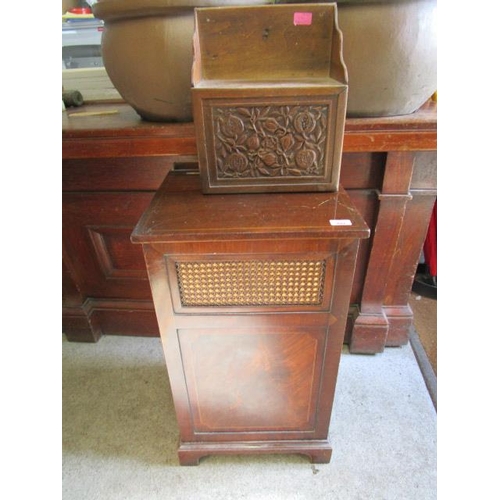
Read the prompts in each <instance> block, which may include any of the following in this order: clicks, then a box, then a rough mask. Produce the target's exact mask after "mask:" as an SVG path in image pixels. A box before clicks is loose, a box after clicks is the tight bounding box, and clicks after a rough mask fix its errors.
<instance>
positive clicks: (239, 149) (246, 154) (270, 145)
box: [212, 104, 329, 179]
mask: <svg viewBox="0 0 500 500" xmlns="http://www.w3.org/2000/svg"><path fill="white" fill-rule="evenodd" d="M328 112H329V107H328V106H327V105H324V104H317V105H299V106H293V105H281V106H251V107H230V106H226V107H213V108H212V117H213V126H214V146H215V157H216V173H217V178H218V179H231V178H232V179H236V178H239V179H243V178H254V179H255V178H271V177H280V178H291V177H294V178H297V177H306V178H322V177H323V176H324V174H325V168H326V165H325V156H326V151H325V150H326V144H327V142H328V141H327V135H328V130H327V123H328Z"/></svg>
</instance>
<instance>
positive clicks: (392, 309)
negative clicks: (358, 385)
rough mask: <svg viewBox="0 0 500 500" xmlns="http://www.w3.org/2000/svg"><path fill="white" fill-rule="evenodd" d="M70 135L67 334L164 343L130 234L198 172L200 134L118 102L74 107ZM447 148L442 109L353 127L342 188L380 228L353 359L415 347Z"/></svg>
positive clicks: (362, 266)
mask: <svg viewBox="0 0 500 500" xmlns="http://www.w3.org/2000/svg"><path fill="white" fill-rule="evenodd" d="M62 128H63V131H62V133H63V136H62V188H63V194H62V200H63V210H62V212H63V213H62V220H63V308H62V313H63V314H62V317H63V332H64V333H65V334H66V336H67V338H68V339H69V340H72V341H90V342H95V341H97V340H98V339H99V338H100V337H101V335H103V334H109V335H138V336H158V335H159V331H158V326H157V322H156V317H155V312H154V306H153V300H152V296H151V290H150V287H149V282H148V277H147V272H146V267H145V263H144V258H143V255H142V251H141V249H140V248H139V246H138V245H133V244H132V243H131V241H130V235H131V233H132V230H133V228H134V226H135V225H136V223H137V221H138V220H139V218H140V216H141V215H142V213H143V212H144V211H145V210H146V208H147V207H148V205H149V203H150V201H151V200H152V198H153V195H154V194H155V192H156V191H157V189H158V188H159V186H160V185H161V183H162V182H163V180H164V179H165V177H166V175H167V173H168V172H169V171H170V170H172V169H177V168H183V167H184V166H185V165H187V164H191V166H192V165H193V164H195V163H196V161H197V156H196V154H197V151H196V140H195V130H194V126H193V124H192V123H179V124H172V123H152V122H146V121H143V120H141V118H140V117H139V116H138V115H137V113H136V112H135V111H134V110H133V109H132V108H131V107H130V106H128V105H127V104H122V103H118V104H91V105H86V106H83V107H80V108H74V109H68V110H67V111H64V112H63V117H62ZM436 148H437V110H436V103H434V102H432V101H429V102H428V103H426V104H425V105H424V106H423V107H422V108H421V109H420V110H418V111H417V112H415V113H413V114H411V115H406V116H399V117H384V118H351V119H347V120H346V127H345V136H344V143H343V155H342V165H341V175H340V183H341V185H342V186H343V187H344V188H345V189H346V191H347V192H348V194H349V196H350V198H351V200H352V201H353V203H354V205H355V206H356V208H357V209H358V210H359V212H360V213H361V215H362V216H363V217H364V219H365V221H366V222H367V224H368V226H369V227H370V229H371V237H370V238H369V239H368V240H364V241H362V242H361V245H360V251H359V253H358V259H357V264H356V272H355V276H354V285H353V288H352V292H351V299H350V313H349V320H348V322H347V328H346V334H345V342H346V343H348V344H349V346H350V350H351V352H353V353H377V352H382V351H383V350H384V347H387V346H400V345H404V344H405V343H407V342H408V338H409V330H410V326H411V324H412V321H413V313H412V311H411V308H410V306H409V305H408V297H409V294H410V292H411V288H412V284H413V278H414V275H415V271H416V268H417V265H418V261H419V257H420V253H421V250H422V246H423V242H424V240H425V236H426V234H427V228H428V224H429V220H430V217H431V213H432V208H433V206H434V201H435V199H436ZM207 196H210V195H207Z"/></svg>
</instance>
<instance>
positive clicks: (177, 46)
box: [92, 0, 269, 122]
mask: <svg viewBox="0 0 500 500" xmlns="http://www.w3.org/2000/svg"><path fill="white" fill-rule="evenodd" d="M264 3H269V0H100V1H99V2H97V3H95V4H94V5H93V7H92V10H93V13H94V16H95V17H97V18H99V19H102V20H103V21H104V32H103V35H102V57H103V61H104V66H105V68H106V71H107V73H108V75H109V78H110V80H111V82H112V83H113V85H114V86H115V88H116V90H117V91H118V92H119V93H120V95H121V96H122V97H123V99H124V100H125V101H126V102H128V103H129V104H130V105H131V106H132V107H133V108H134V109H135V110H136V111H137V113H139V115H140V116H141V117H142V118H144V119H145V120H149V121H166V122H175V121H190V120H192V111H191V66H192V64H193V49H192V43H193V33H194V8H195V7H211V6H229V5H256V4H264Z"/></svg>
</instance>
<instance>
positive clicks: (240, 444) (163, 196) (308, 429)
mask: <svg viewBox="0 0 500 500" xmlns="http://www.w3.org/2000/svg"><path fill="white" fill-rule="evenodd" d="M201 184H202V183H201V179H200V175H199V173H198V175H190V173H189V172H185V173H180V172H170V173H169V174H168V176H167V178H166V180H165V182H164V183H163V184H162V186H161V187H160V189H159V190H158V192H157V194H156V195H155V197H154V199H153V201H152V202H151V205H150V206H149V208H148V209H147V210H146V211H145V213H144V215H143V216H142V217H141V219H140V220H139V222H138V224H137V226H136V228H135V229H134V231H133V233H132V236H131V240H132V241H133V242H134V243H137V244H140V245H138V246H141V245H142V248H143V250H144V256H145V261H146V266H147V269H148V274H149V280H150V284H151V289H152V293H153V298H154V304H155V310H156V316H157V318H158V324H159V329H160V334H161V339H162V344H163V348H164V353H165V358H166V362H167V370H168V374H169V377H170V385H171V388H172V394H173V398H174V404H175V409H176V414H177V421H178V424H179V427H180V440H181V442H180V446H179V451H178V453H179V460H180V463H181V464H182V465H193V464H197V463H198V460H199V458H200V457H202V456H204V455H212V454H227V453H230V454H233V453H246V454H248V453H252V454H253V453H277V452H280V453H281V452H288V453H302V454H305V455H308V456H310V458H311V460H312V461H313V462H316V463H325V462H329V460H330V457H331V452H332V449H331V446H330V444H329V442H328V429H329V423H330V417H331V409H332V405H333V398H334V392H335V383H336V378H337V371H338V365H339V361H340V353H341V350H342V343H343V340H344V331H345V324H346V320H347V313H348V308H349V302H350V290H351V286H352V281H353V275H354V268H355V265H356V257H357V252H358V247H359V241H360V240H361V239H364V238H367V237H368V235H369V229H368V226H367V225H366V223H365V222H364V221H363V219H362V218H361V216H360V215H359V213H358V212H357V210H356V209H355V208H354V206H353V205H352V203H351V201H350V199H349V197H348V196H347V194H346V192H345V191H344V190H343V189H341V190H340V191H339V192H336V193H331V192H330V193H281V194H277V193H269V194H225V195H224V194H219V195H213V196H207V195H205V194H203V193H202V190H201Z"/></svg>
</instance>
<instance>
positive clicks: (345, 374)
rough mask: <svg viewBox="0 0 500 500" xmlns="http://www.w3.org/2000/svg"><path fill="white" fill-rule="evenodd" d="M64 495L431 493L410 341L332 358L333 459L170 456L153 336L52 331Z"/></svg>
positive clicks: (263, 499)
mask: <svg viewBox="0 0 500 500" xmlns="http://www.w3.org/2000/svg"><path fill="white" fill-rule="evenodd" d="M62 355H63V394H62V396H63V443H62V445H63V453H62V478H63V483H62V494H63V499H64V500H101V499H102V500H156V499H158V500H159V499H162V500H163V499H168V500H212V499H213V500H225V499H228V500H233V499H247V500H309V499H310V500H434V499H435V498H436V489H437V485H436V483H437V481H436V479H437V478H436V411H435V409H434V406H433V404H432V401H431V399H430V396H429V393H428V391H427V389H426V385H425V382H424V380H423V377H422V373H421V371H420V369H419V366H418V364H417V362H416V358H415V356H414V354H413V350H412V348H411V346H410V345H407V346H404V347H402V348H390V349H386V350H385V352H384V353H383V354H378V355H375V356H362V355H352V354H349V352H348V350H347V349H346V348H345V349H344V351H343V353H342V358H341V363H340V372H339V378H338V383H337V392H336V398H335V403H334V410H333V415H332V420H331V426H330V440H331V443H332V445H333V449H334V451H333V457H332V461H331V463H329V464H321V465H313V464H311V463H310V462H309V460H308V459H306V458H305V457H302V456H298V455H270V456H260V457H259V456H253V457H245V456H237V457H207V458H205V459H202V460H201V463H200V465H199V466H197V467H181V466H179V464H178V460H177V454H176V451H177V442H178V431H177V422H176V418H175V413H174V410H173V405H172V398H171V395H170V389H169V385H168V380H167V374H166V368H165V363H164V360H163V353H162V350H161V345H160V340H159V339H158V338H141V337H111V336H105V337H103V338H102V339H101V340H100V341H99V342H98V343H97V344H85V343H70V342H67V341H66V339H65V338H64V337H63V342H62Z"/></svg>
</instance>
